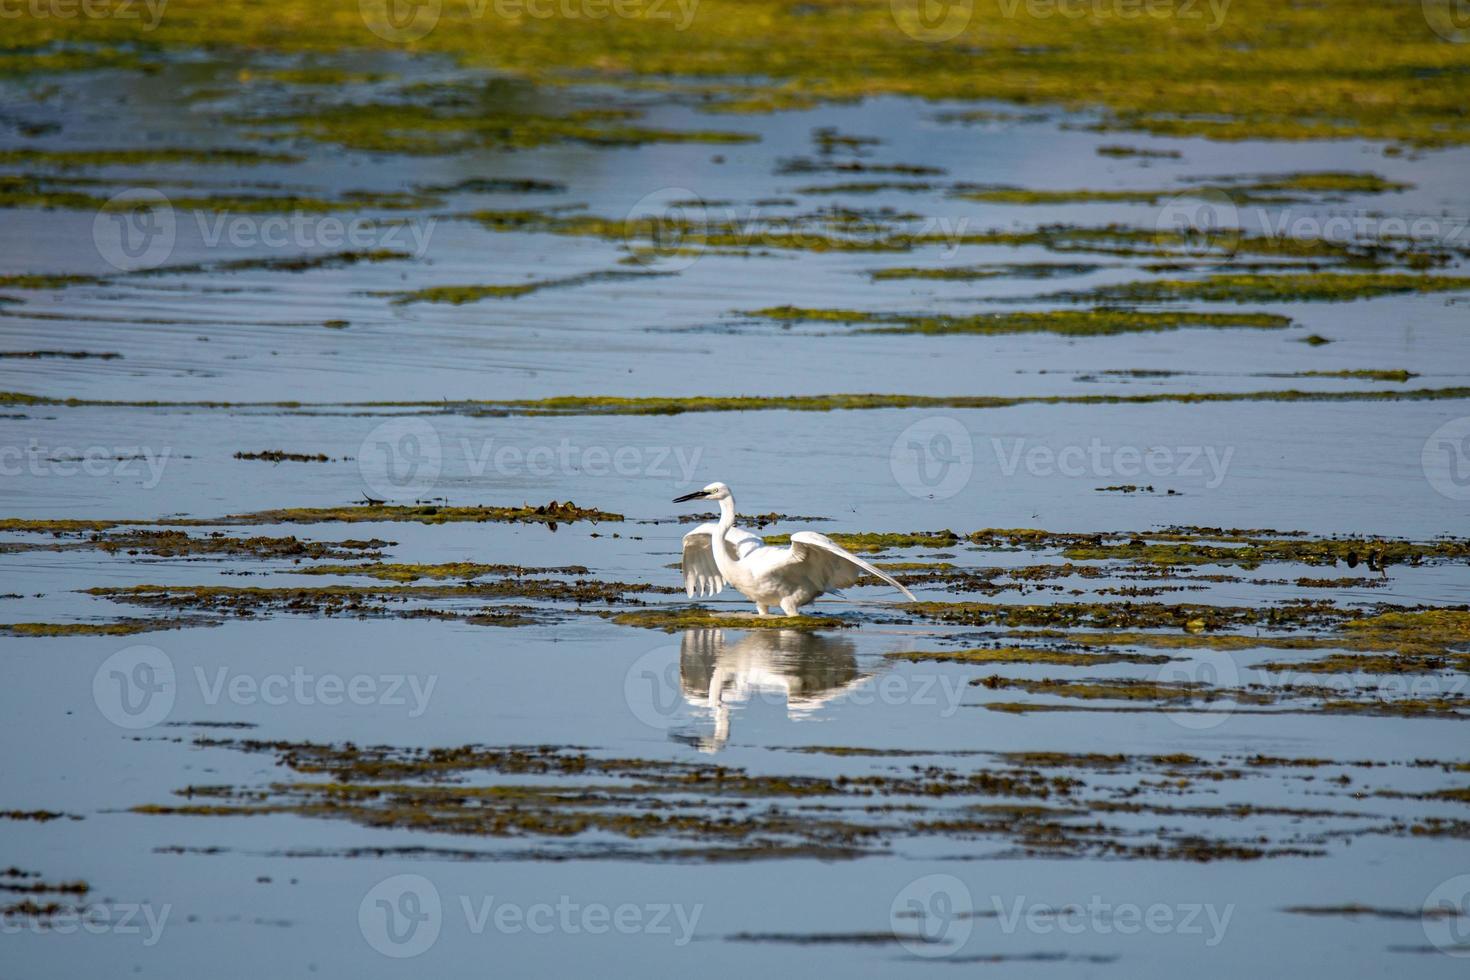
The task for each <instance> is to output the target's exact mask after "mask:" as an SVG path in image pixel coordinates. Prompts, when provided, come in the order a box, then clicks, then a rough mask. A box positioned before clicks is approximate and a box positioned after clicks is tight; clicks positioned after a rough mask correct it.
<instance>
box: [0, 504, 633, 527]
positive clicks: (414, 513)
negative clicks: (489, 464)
mask: <svg viewBox="0 0 1470 980" xmlns="http://www.w3.org/2000/svg"><path fill="white" fill-rule="evenodd" d="M621 520H623V515H621V514H612V513H609V512H607V511H602V510H597V509H596V508H592V507H578V506H577V505H576V504H574V503H572V502H571V501H570V500H568V501H565V502H560V501H556V500H553V501H551V502H550V503H547V504H539V505H536V506H532V505H530V504H523V505H521V506H519V507H495V506H488V505H477V506H461V507H451V506H447V505H445V506H439V505H432V504H428V505H413V506H406V505H405V506H400V505H394V504H381V503H378V504H362V505H355V506H351V507H288V508H283V509H280V510H263V511H257V512H255V513H251V514H234V515H231V516H230V517H226V518H223V519H221V520H218V521H210V520H196V521H188V522H184V521H180V522H177V523H195V524H324V523H348V524H356V523H363V522H375V521H376V522H405V523H415V524H455V523H464V522H468V523H486V522H494V523H511V524H545V525H548V526H549V527H551V528H553V529H555V527H556V526H557V525H558V524H572V523H576V522H578V521H592V522H594V523H604V522H618V521H621ZM0 529H3V525H0Z"/></svg>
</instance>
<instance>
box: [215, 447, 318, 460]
mask: <svg viewBox="0 0 1470 980" xmlns="http://www.w3.org/2000/svg"><path fill="white" fill-rule="evenodd" d="M234 458H235V459H240V460H247V461H257V462H263V463H330V462H334V460H333V459H332V457H330V456H328V455H327V454H326V453H292V452H287V451H286V450H284V449H263V450H261V451H259V452H249V453H247V452H237V453H235V457H234Z"/></svg>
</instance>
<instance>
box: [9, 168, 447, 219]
mask: <svg viewBox="0 0 1470 980" xmlns="http://www.w3.org/2000/svg"><path fill="white" fill-rule="evenodd" d="M145 186H146V187H153V186H163V187H167V186H171V185H170V183H169V182H167V181H162V182H159V181H148V182H140V181H136V180H134V181H127V180H99V179H96V178H82V177H69V178H61V177H55V176H47V175H38V174H30V173H27V174H0V208H44V209H64V210H81V211H108V212H118V213H123V212H142V211H152V210H155V209H157V208H158V207H159V206H160V204H161V203H162V202H160V201H159V200H158V199H157V198H154V197H140V196H135V197H128V196H126V195H123V196H118V195H117V193H116V191H118V190H131V189H135V188H140V187H145ZM181 186H189V185H188V183H187V182H185V183H184V184H182V185H181ZM109 191H111V193H109ZM437 203H439V202H438V200H437V199H436V198H431V197H425V196H423V195H419V194H412V193H406V192H401V191H344V192H342V193H341V194H338V195H336V196H334V197H322V196H317V195H305V194H280V193H258V194H243V193H220V194H210V195H199V194H196V193H183V192H177V191H176V192H174V193H171V194H168V195H167V196H166V204H167V206H169V207H172V208H173V209H174V210H176V211H210V212H231V213H240V214H275V213H279V212H285V211H300V212H306V213H310V214H325V213H330V212H337V211H358V210H387V211H402V210H413V209H418V208H425V207H430V206H432V205H435V204H437Z"/></svg>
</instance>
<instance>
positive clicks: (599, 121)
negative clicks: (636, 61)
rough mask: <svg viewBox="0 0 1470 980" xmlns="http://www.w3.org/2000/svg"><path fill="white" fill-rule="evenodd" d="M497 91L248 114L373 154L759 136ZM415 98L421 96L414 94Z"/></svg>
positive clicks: (276, 127)
mask: <svg viewBox="0 0 1470 980" xmlns="http://www.w3.org/2000/svg"><path fill="white" fill-rule="evenodd" d="M495 93H496V89H495V87H494V86H491V89H490V91H489V92H487V93H483V94H482V93H477V92H474V91H473V90H466V91H462V92H456V93H453V94H452V96H451V98H450V99H446V100H443V101H444V102H448V103H450V104H441V103H440V102H439V101H438V100H434V99H432V98H430V99H429V100H428V101H427V102H425V101H416V102H375V103H357V104H349V105H321V106H315V107H313V108H312V110H311V111H309V112H301V113H294V114H293V113H290V112H286V113H280V114H276V115H258V116H243V117H238V118H236V120H235V121H236V122H239V123H243V124H246V125H248V126H252V127H255V128H256V129H257V130H258V131H260V132H261V133H262V134H263V135H269V136H271V137H275V138H280V137H292V138H300V139H309V140H313V141H316V142H319V143H327V144H331V145H333V146H339V147H343V148H345V149H351V150H360V151H365V152H370V153H402V154H418V155H439V154H447V153H459V152H463V151H466V150H473V149H486V148H488V149H497V150H521V149H532V148H535V147H541V146H548V145H551V144H555V143H585V144H591V145H593V146H640V145H644V144H648V143H714V144H731V143H748V142H753V141H755V140H757V139H758V138H759V137H757V136H755V135H754V134H749V133H739V132H729V131H722V130H672V129H658V128H654V127H649V126H638V125H634V124H633V123H632V122H631V120H633V119H636V118H637V117H638V116H641V115H642V113H641V112H639V111H637V110H633V109H624V108H617V109H606V108H587V109H574V110H571V111H568V112H566V113H563V114H550V113H545V114H542V113H534V112H530V111H525V110H524V109H517V108H516V107H514V106H512V105H508V104H506V103H504V102H501V101H498V100H497V99H496V98H495V97H494V96H495ZM408 94H410V95H412V97H414V98H421V97H420V96H418V95H416V94H413V93H408Z"/></svg>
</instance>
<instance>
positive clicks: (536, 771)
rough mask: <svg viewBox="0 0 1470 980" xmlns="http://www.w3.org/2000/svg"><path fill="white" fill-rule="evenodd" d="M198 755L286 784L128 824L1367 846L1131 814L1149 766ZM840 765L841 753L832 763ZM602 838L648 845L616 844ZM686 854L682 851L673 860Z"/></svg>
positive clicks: (1304, 849) (778, 852)
mask: <svg viewBox="0 0 1470 980" xmlns="http://www.w3.org/2000/svg"><path fill="white" fill-rule="evenodd" d="M195 744H196V745H197V746H199V747H201V748H217V749H232V750H235V751H240V752H249V753H263V754H271V755H274V756H275V757H276V761H277V765H278V766H279V767H280V768H282V769H286V770H289V772H287V773H281V774H278V775H276V776H275V777H274V778H273V779H272V780H271V781H270V783H269V784H268V785H266V786H260V787H256V786H238V787H236V786H188V787H184V788H182V789H180V790H178V791H177V793H176V797H177V798H176V799H175V800H172V801H169V802H166V803H151V804H145V805H142V806H138V807H135V808H134V811H133V812H136V813H140V814H149V815H168V816H175V817H179V816H193V817H200V818H204V817H217V816H250V815H256V816H268V815H272V814H294V815H297V816H305V817H314V818H321V819H338V820H349V821H351V822H353V823H356V824H359V825H361V826H366V827H372V828H376V829H378V830H391V829H406V830H410V829H411V830H414V831H417V832H430V833H441V834H456V835H466V836H474V837H478V838H482V839H484V840H485V841H486V842H487V843H488V842H492V841H496V840H505V841H508V842H517V843H518V842H522V841H526V840H536V841H539V842H542V845H543V846H544V847H545V848H549V850H537V851H533V852H527V851H511V852H508V853H507V852H503V851H501V852H495V853H499V854H500V855H501V856H503V857H506V858H516V857H517V856H518V855H520V856H527V855H530V854H534V855H536V856H538V857H542V858H552V857H555V858H558V859H596V858H609V857H616V858H620V859H625V860H645V861H666V860H695V861H701V862H708V861H720V860H760V859H767V860H769V859H784V858H791V857H806V858H811V857H825V858H829V859H832V858H855V857H860V856H863V855H864V854H870V853H885V852H887V851H888V850H889V848H890V847H891V846H892V845H894V844H896V843H899V842H901V841H904V840H910V839H918V838H925V837H928V838H935V839H949V840H955V841H966V840H976V839H981V840H990V841H994V842H995V843H997V844H1000V845H1003V846H1006V847H1008V848H1010V849H1011V850H1010V851H1008V852H1007V853H1013V854H1014V855H1016V856H1020V855H1050V856H1054V857H1063V856H1073V857H1076V856H1108V857H1114V858H1147V859H1158V860H1191V861H1207V860H1216V859H1226V860H1251V859H1260V858H1266V857H1273V856H1287V855H1294V856H1309V855H1316V854H1321V853H1325V852H1324V851H1323V850H1322V846H1323V844H1324V843H1325V841H1326V840H1327V838H1326V837H1321V838H1312V837H1306V836H1302V834H1303V833H1311V834H1322V833H1323V832H1324V830H1325V829H1326V827H1327V826H1328V825H1330V826H1331V828H1332V830H1333V834H1334V836H1333V838H1332V839H1340V838H1341V837H1343V836H1351V835H1353V834H1358V833H1364V832H1366V831H1364V830H1363V829H1362V828H1361V827H1360V826H1356V825H1344V824H1341V823H1339V821H1344V820H1345V821H1352V820H1354V818H1355V817H1357V815H1356V814H1353V813H1343V814H1339V813H1337V812H1335V811H1331V810H1323V809H1321V808H1320V807H1319V808H1318V809H1316V810H1314V811H1313V816H1315V817H1316V820H1315V821H1313V825H1312V830H1311V831H1309V832H1304V831H1302V830H1301V829H1300V827H1299V825H1300V821H1294V822H1293V823H1294V824H1296V825H1297V826H1293V823H1272V824H1265V823H1263V822H1262V821H1260V820H1259V819H1252V820H1251V824H1250V825H1249V826H1246V825H1245V824H1244V823H1243V821H1244V820H1246V819H1248V818H1253V817H1254V818H1258V817H1259V816H1263V815H1266V814H1267V813H1280V814H1281V815H1292V814H1295V815H1300V814H1301V812H1302V811H1299V810H1295V809H1288V808H1276V809H1274V810H1270V811H1267V810H1257V809H1254V808H1251V807H1242V808H1228V807H1220V806H1215V805H1208V806H1195V807H1182V806H1169V807H1164V806H1156V807H1150V806H1148V805H1146V804H1144V803H1141V802H1139V800H1140V795H1141V794H1148V793H1151V792H1156V791H1158V787H1159V782H1158V776H1159V775H1161V774H1165V775H1167V774H1176V773H1178V772H1179V771H1180V766H1181V765H1182V763H1179V762H1177V761H1173V762H1170V761H1157V762H1155V761H1151V760H1147V759H1140V760H1136V762H1137V764H1136V765H1134V766H1131V767H1122V768H1118V769H1114V768H1112V767H1109V768H1108V769H1107V770H1105V771H1103V774H1104V775H1105V776H1106V777H1107V778H1106V779H1105V780H1098V781H1097V782H1095V783H1093V782H1089V780H1090V779H1091V777H1092V775H1093V773H1092V772H1089V771H1082V772H1077V773H1058V772H1055V771H1048V768H1049V764H1047V765H1044V766H1041V767H1038V766H1033V765H1031V764H1030V763H1029V762H1027V761H1025V760H1023V759H1021V758H1017V759H1014V760H1010V759H1004V758H999V759H997V760H990V759H983V760H977V765H978V766H979V767H978V768H968V767H957V766H943V765H932V764H931V765H924V766H917V765H915V766H910V767H905V768H903V769H894V770H893V771H892V772H882V771H879V772H874V771H872V770H871V769H870V768H868V765H867V763H868V761H870V760H866V759H865V757H864V756H863V755H862V754H858V755H856V756H853V757H851V758H853V760H854V761H855V762H856V763H857V764H858V765H859V766H862V768H861V769H859V770H858V771H856V772H852V773H838V774H833V775H826V776H811V775H787V774H779V773H765V774H754V773H750V772H748V771H746V770H744V769H740V768H735V767H728V766H720V765H714V764H712V763H708V762H704V763H697V762H671V761H656V760H646V759H639V758H629V757H607V756H604V755H600V754H594V753H588V752H585V751H582V750H578V749H573V748H562V747H557V746H536V747H530V746H517V747H496V746H476V745H467V746H458V747H446V748H426V749H425V748H414V749H398V748H392V747H389V746H375V747H359V746H357V745H353V744H343V745H324V744H320V743H308V742H264V741H254V740H233V741H228V740H216V739H211V738H199V739H196V741H195ZM845 758H849V757H848V756H847V755H845V754H843V755H833V756H832V761H833V765H834V766H837V765H841V764H842V762H841V761H840V760H842V759H845ZM1159 758H1160V760H1163V759H1166V758H1167V757H1159ZM997 763H998V764H997ZM1192 786H1193V784H1192V783H1191V782H1190V781H1188V780H1185V781H1182V782H1181V781H1179V780H1177V779H1176V780H1175V781H1174V784H1173V785H1171V786H1170V788H1169V790H1168V792H1169V793H1170V795H1171V796H1174V797H1177V796H1181V795H1183V796H1187V795H1190V794H1192V793H1201V794H1205V795H1207V794H1208V792H1212V790H1194V789H1193V788H1192ZM1145 798H1146V797H1145ZM1112 812H1125V813H1129V814H1134V815H1135V816H1137V817H1140V818H1146V817H1148V816H1149V815H1151V814H1158V815H1159V816H1161V817H1163V818H1165V819H1167V820H1168V821H1169V822H1170V827H1169V828H1168V829H1165V828H1164V827H1158V826H1152V825H1150V822H1149V821H1148V820H1147V819H1139V820H1134V821H1130V825H1129V826H1122V825H1112V824H1109V823H1107V822H1105V821H1104V820H1103V817H1104V816H1105V815H1106V814H1108V813H1112ZM1181 821H1188V822H1189V830H1188V833H1181V832H1180V831H1179V829H1178V828H1179V825H1180V822H1181ZM1359 823H1361V821H1359ZM582 835H588V836H589V837H590V839H585V838H584V839H579V838H581V837H582ZM591 835H597V836H595V837H594V836H591ZM608 838H612V839H614V840H617V841H640V842H641V844H640V846H639V847H637V848H630V847H628V846H627V844H625V843H616V844H613V845H608V844H607V843H606V840H607V839H608ZM681 842H682V843H683V844H684V845H685V846H679V847H671V846H669V845H670V843H675V844H678V843H681ZM689 845H697V846H689ZM444 853H445V856H449V854H448V852H444ZM476 853H477V855H478V856H480V857H481V858H482V859H494V858H493V857H490V856H489V854H487V853H486V852H476ZM344 856H345V854H344Z"/></svg>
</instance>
